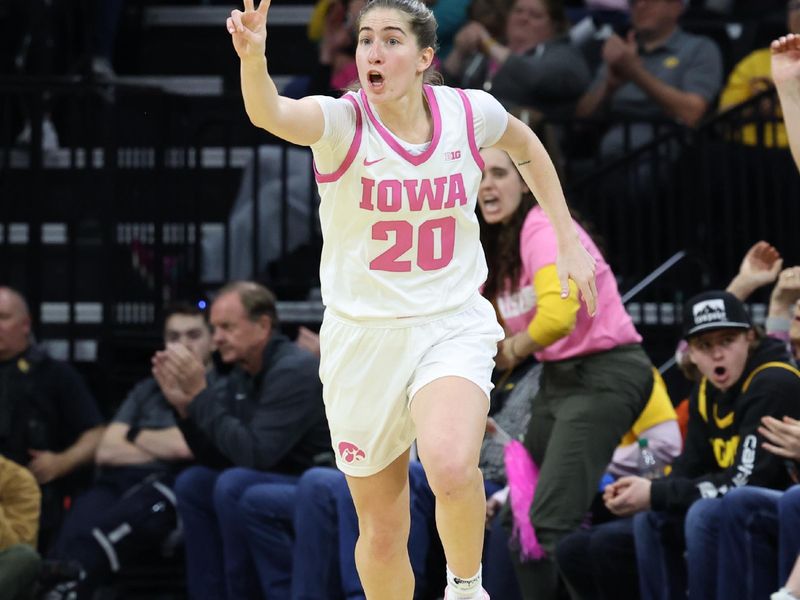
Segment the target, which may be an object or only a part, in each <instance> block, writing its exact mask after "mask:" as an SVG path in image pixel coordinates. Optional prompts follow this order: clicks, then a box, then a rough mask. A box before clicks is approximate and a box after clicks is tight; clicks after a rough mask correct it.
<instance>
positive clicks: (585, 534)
mask: <svg viewBox="0 0 800 600" xmlns="http://www.w3.org/2000/svg"><path fill="white" fill-rule="evenodd" d="M556 562H557V563H558V568H559V571H560V572H561V576H562V578H563V579H564V581H565V582H566V583H567V585H568V586H569V588H570V589H571V590H573V593H574V595H576V596H577V597H580V598H597V599H603V600H638V598H639V577H638V571H637V568H636V549H635V545H634V539H633V518H626V519H615V520H612V521H607V522H605V523H600V524H598V525H594V526H592V527H590V528H586V529H578V530H577V531H574V532H573V533H571V534H569V535H568V536H567V537H565V538H562V539H561V541H560V542H559V543H558V545H557V546H556Z"/></svg>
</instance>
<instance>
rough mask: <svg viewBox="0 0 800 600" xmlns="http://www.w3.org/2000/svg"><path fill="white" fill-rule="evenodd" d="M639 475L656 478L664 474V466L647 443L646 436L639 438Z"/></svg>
mask: <svg viewBox="0 0 800 600" xmlns="http://www.w3.org/2000/svg"><path fill="white" fill-rule="evenodd" d="M638 466H639V476H640V477H644V478H645V479H658V478H659V477H663V476H664V467H663V465H661V463H660V461H659V460H657V459H656V455H655V454H653V451H652V450H650V448H649V446H648V445H647V438H640V439H639V464H638Z"/></svg>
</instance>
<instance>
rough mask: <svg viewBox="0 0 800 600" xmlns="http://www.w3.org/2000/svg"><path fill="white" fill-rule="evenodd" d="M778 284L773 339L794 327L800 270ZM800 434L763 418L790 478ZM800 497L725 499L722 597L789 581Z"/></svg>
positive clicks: (755, 491) (794, 426)
mask: <svg viewBox="0 0 800 600" xmlns="http://www.w3.org/2000/svg"><path fill="white" fill-rule="evenodd" d="M778 262H779V261H777V262H776V264H777V265H778V266H780V265H779V264H778ZM773 279H774V278H773ZM777 279H778V281H777V284H776V285H775V287H774V288H773V290H772V294H771V296H770V304H769V313H768V317H767V332H768V334H770V335H771V336H773V337H779V336H786V335H787V334H788V333H789V331H790V320H791V323H792V325H794V320H795V318H796V315H797V314H798V311H797V300H798V299H800V267H790V268H787V269H784V270H783V271H781V273H780V276H779V277H778V278H777ZM753 289H754V288H753ZM793 317H794V318H793ZM795 329H796V328H795ZM798 429H799V427H798V421H796V420H795V419H792V418H791V417H783V419H778V418H775V417H773V416H765V417H763V418H762V419H761V427H760V428H759V433H760V434H761V435H763V437H764V438H765V441H764V442H763V443H762V446H763V447H764V449H766V450H769V451H770V452H774V453H775V454H777V455H778V456H779V457H781V458H782V459H784V461H785V463H786V467H787V469H788V470H789V473H790V475H791V474H792V473H796V467H795V466H794V463H793V462H792V461H795V460H796V458H797V457H798V456H800V453H797V454H796V441H795V440H796V439H797V431H798ZM794 478H795V476H793V477H792V479H793V480H794ZM795 482H796V481H795ZM799 493H800V487H797V486H795V487H793V488H791V489H790V490H789V491H787V492H786V493H784V492H783V491H782V490H780V489H768V488H765V487H755V486H748V487H745V488H740V489H735V490H733V491H731V492H729V493H728V494H727V495H726V496H725V497H724V498H723V500H722V506H721V511H720V523H719V531H720V533H719V536H720V538H719V549H718V552H719V559H718V560H719V564H720V565H723V564H724V565H728V567H727V568H726V569H725V574H724V577H723V576H720V577H718V579H717V582H716V585H717V595H716V597H717V598H726V599H728V598H730V599H734V600H735V599H737V598H742V599H745V598H766V597H767V596H768V595H769V592H770V591H771V590H774V589H775V587H777V585H778V581H779V580H780V581H786V579H787V577H788V576H789V573H790V570H791V569H792V565H793V564H794V562H795V559H796V557H797V556H798V553H800V538H798V537H797V535H796V532H797V531H798V530H800V522H798V521H797V517H796V515H797V514H798V508H799V507H800V495H798V494H799ZM713 575H714V574H710V575H709V576H710V577H713ZM720 575H721V574H720ZM787 588H788V590H784V591H782V592H779V593H778V594H776V596H775V597H776V598H777V599H778V600H788V598H791V596H786V595H785V594H786V593H788V592H789V591H792V590H794V592H798V591H800V590H799V589H798V588H797V587H796V582H793V581H792V580H791V579H790V580H789V583H787Z"/></svg>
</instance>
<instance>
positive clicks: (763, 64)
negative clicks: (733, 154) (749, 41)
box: [719, 48, 789, 148]
mask: <svg viewBox="0 0 800 600" xmlns="http://www.w3.org/2000/svg"><path fill="white" fill-rule="evenodd" d="M770 60H771V58H770V51H769V48H762V49H761V50H756V51H754V52H751V53H750V54H748V55H747V56H746V57H745V58H743V59H742V60H741V61H739V63H738V64H737V65H736V66H735V67H734V68H733V71H732V72H731V75H730V77H728V83H727V84H726V85H725V89H723V90H722V95H721V96H720V99H719V108H720V110H724V109H727V108H730V107H732V106H735V105H737V104H741V103H742V102H746V101H747V100H749V99H750V98H752V97H753V96H755V95H756V94H759V93H761V92H763V91H764V90H766V89H767V88H768V87H769V86H770V85H772V71H771V67H770ZM755 109H756V110H757V107H755ZM775 117H776V118H778V119H782V118H783V115H782V113H781V110H780V105H779V104H778V101H777V99H776V100H775ZM741 134H742V143H744V144H746V145H748V146H755V145H756V144H757V143H758V126H756V125H744V126H743V127H742V130H741ZM763 135H764V145H765V146H766V147H767V148H772V147H775V146H777V147H778V148H788V147H789V140H788V138H787V137H786V127H785V126H784V124H783V122H781V123H765V124H764V134H763Z"/></svg>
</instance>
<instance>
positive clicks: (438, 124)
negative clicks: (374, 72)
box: [312, 85, 487, 319]
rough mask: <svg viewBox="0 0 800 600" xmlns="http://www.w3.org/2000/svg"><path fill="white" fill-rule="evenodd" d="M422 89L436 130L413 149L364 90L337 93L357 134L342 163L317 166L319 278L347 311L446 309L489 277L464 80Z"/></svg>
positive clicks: (375, 315)
mask: <svg viewBox="0 0 800 600" xmlns="http://www.w3.org/2000/svg"><path fill="white" fill-rule="evenodd" d="M424 90H425V94H426V98H427V101H428V105H429V107H430V110H431V114H432V117H433V136H432V139H431V143H430V146H429V147H428V148H427V150H425V151H424V152H423V153H422V154H419V155H412V154H410V153H409V152H408V151H406V150H405V149H404V147H403V143H402V142H401V141H399V140H398V139H397V138H395V136H394V135H393V134H392V133H391V132H389V131H388V130H387V129H386V128H385V127H384V126H383V125H382V124H381V123H380V121H379V120H378V118H377V115H376V113H375V110H374V108H372V107H371V106H370V104H369V102H368V100H367V96H366V94H365V93H364V92H363V90H362V91H360V92H358V93H353V92H351V93H349V94H347V95H346V96H344V98H343V99H340V100H339V101H338V102H349V103H351V104H352V106H353V107H354V108H355V135H354V136H353V139H352V143H351V144H350V147H349V150H348V151H347V154H346V156H345V157H344V160H343V161H342V163H341V164H340V165H339V167H338V169H336V170H334V171H333V172H330V173H319V172H316V179H317V184H318V186H319V193H320V197H321V199H322V201H321V204H320V222H321V225H322V234H323V240H324V243H323V248H322V260H321V265H320V281H321V285H322V299H323V302H324V303H325V305H326V306H327V307H328V308H330V309H333V310H334V311H336V312H338V313H340V314H342V315H344V316H347V317H349V318H353V319H391V318H397V317H409V316H425V315H433V314H436V313H441V312H445V311H448V310H451V309H454V308H457V307H459V306H461V305H463V304H464V303H465V302H466V301H467V300H468V299H469V298H471V297H472V296H474V295H475V294H476V293H477V292H478V289H479V287H480V286H481V284H482V283H483V282H484V280H485V278H486V273H487V269H486V260H485V257H484V255H483V249H482V247H481V244H480V240H479V227H478V220H477V216H476V214H475V202H476V199H477V193H478V186H479V184H480V180H481V171H482V167H483V162H482V160H481V157H480V154H479V153H478V143H477V142H476V139H475V128H474V120H473V108H472V104H471V101H470V98H469V96H468V94H467V93H465V92H464V91H462V90H457V89H454V88H449V87H445V86H428V85H426V86H425V87H424ZM312 149H313V147H312ZM314 152H315V164H318V163H320V160H319V158H318V157H317V150H315V151H314ZM320 158H321V157H320ZM325 158H327V159H328V160H327V163H330V157H329V156H327V157H325ZM315 170H316V167H315Z"/></svg>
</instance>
